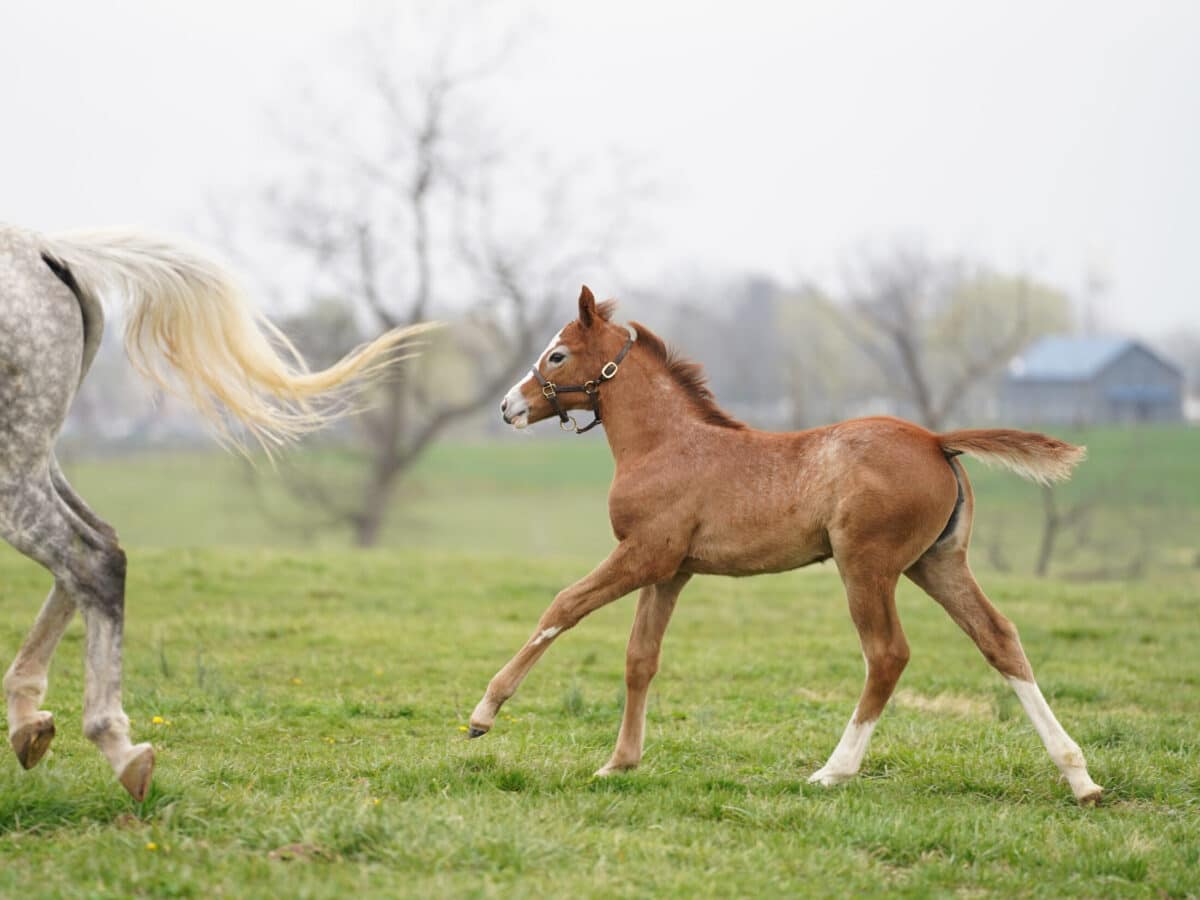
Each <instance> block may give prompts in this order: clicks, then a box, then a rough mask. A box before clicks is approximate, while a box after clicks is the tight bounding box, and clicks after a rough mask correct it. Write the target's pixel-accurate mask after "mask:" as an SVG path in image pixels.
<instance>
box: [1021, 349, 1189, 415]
mask: <svg viewBox="0 0 1200 900" xmlns="http://www.w3.org/2000/svg"><path fill="white" fill-rule="evenodd" d="M1001 407H1002V412H1003V415H1004V418H1005V419H1006V420H1008V421H1010V422H1014V423H1025V424H1039V425H1040V424H1045V425H1099V424H1104V423H1113V422H1179V421H1182V420H1183V373H1182V372H1181V371H1180V370H1179V369H1178V368H1177V367H1176V366H1174V365H1172V364H1171V363H1170V362H1168V361H1167V360H1165V359H1163V358H1162V357H1161V356H1159V355H1158V354H1156V353H1155V352H1154V351H1152V350H1150V349H1149V348H1148V347H1146V346H1145V345H1144V344H1141V343H1139V342H1138V341H1135V340H1133V339H1132V338H1127V337H1101V336H1083V337H1076V336H1069V335H1055V336H1050V337H1044V338H1041V339H1040V340H1038V341H1036V342H1034V343H1033V344H1032V345H1030V347H1029V348H1028V349H1027V350H1026V351H1025V352H1024V353H1023V354H1022V355H1020V356H1018V357H1017V358H1016V359H1014V360H1013V361H1012V362H1011V363H1010V364H1009V370H1008V375H1007V376H1006V378H1005V380H1004V385H1003V388H1002V390H1001Z"/></svg>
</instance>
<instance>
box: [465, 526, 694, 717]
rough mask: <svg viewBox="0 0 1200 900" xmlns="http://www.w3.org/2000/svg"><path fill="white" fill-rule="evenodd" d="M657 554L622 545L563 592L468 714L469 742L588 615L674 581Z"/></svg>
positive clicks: (669, 564)
mask: <svg viewBox="0 0 1200 900" xmlns="http://www.w3.org/2000/svg"><path fill="white" fill-rule="evenodd" d="M661 551H662V548H661V547H659V546H654V545H649V544H646V543H642V542H638V541H633V540H625V541H622V542H621V543H620V544H618V545H617V548H616V549H615V550H613V552H612V553H611V554H609V557H608V559H606V560H604V562H602V563H600V565H599V566H597V567H596V568H595V569H594V570H592V572H591V573H590V574H589V575H587V576H585V577H584V578H582V579H580V580H579V581H577V582H575V584H573V585H571V586H570V587H569V588H566V589H565V590H563V591H561V592H560V593H559V595H558V596H557V597H555V598H554V602H553V603H551V604H550V606H549V607H547V609H546V611H545V612H544V613H542V618H541V619H540V620H539V621H538V627H537V630H535V631H534V633H533V634H532V635H531V636H530V638H529V640H527V641H526V642H525V646H524V647H522V648H521V649H520V650H519V651H518V652H517V655H516V656H514V657H513V658H512V659H510V660H509V661H508V663H507V664H505V666H504V668H502V669H501V670H500V671H499V672H497V673H496V675H495V676H494V677H493V678H492V680H491V682H489V683H488V688H487V692H486V693H484V695H483V699H482V700H480V701H479V705H478V706H476V707H475V711H474V712H473V713H471V722H470V730H469V731H468V734H467V736H468V737H473V738H475V737H479V736H480V735H484V734H487V733H488V731H490V730H491V728H492V725H493V724H495V722H496V714H497V713H498V712H499V711H500V707H501V706H502V705H503V704H504V702H505V701H506V700H508V698H509V697H511V696H512V695H513V694H515V693H516V692H517V688H518V687H520V686H521V682H522V681H523V680H524V679H525V676H526V675H528V674H529V670H530V669H532V668H533V666H534V664H535V663H536V662H537V661H538V660H539V659H540V658H541V656H542V654H543V653H545V652H546V650H547V649H549V647H550V644H551V643H553V642H554V639H555V638H556V637H557V636H558V635H560V634H562V632H564V631H566V630H567V629H568V628H573V627H574V626H575V625H576V624H578V622H579V620H580V619H582V618H583V617H584V616H586V615H587V614H588V613H590V612H593V611H594V610H597V609H599V608H600V607H602V606H604V605H606V604H608V603H611V602H612V601H614V600H616V599H617V598H619V597H623V596H625V595H626V594H628V593H629V592H630V591H632V590H635V589H637V588H639V587H643V586H645V585H648V584H654V583H655V582H657V581H660V580H662V579H663V578H666V577H670V576H671V575H673V574H674V573H675V570H676V569H677V568H678V566H679V562H680V560H679V559H675V558H672V557H671V556H669V555H667V554H666V553H663V552H661Z"/></svg>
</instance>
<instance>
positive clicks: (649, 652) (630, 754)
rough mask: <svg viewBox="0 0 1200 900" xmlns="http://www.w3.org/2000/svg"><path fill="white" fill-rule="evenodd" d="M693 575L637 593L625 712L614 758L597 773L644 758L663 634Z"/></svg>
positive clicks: (622, 768) (630, 766) (627, 766)
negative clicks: (648, 707)
mask: <svg viewBox="0 0 1200 900" xmlns="http://www.w3.org/2000/svg"><path fill="white" fill-rule="evenodd" d="M691 577H692V576H691V575H690V574H689V573H687V572H681V573H679V574H678V575H676V576H675V577H674V578H672V579H670V580H669V581H664V582H661V583H660V584H652V585H650V586H649V587H644V588H642V592H641V594H640V595H639V596H638V606H637V614H636V615H635V616H634V620H633V630H632V631H631V632H630V634H629V649H628V650H626V651H625V714H624V716H623V717H622V719H621V731H620V733H619V734H618V735H617V746H616V748H615V749H614V750H613V755H612V758H611V759H609V761H608V762H607V763H606V764H605V765H604V767H603V768H602V769H600V770H599V771H598V772H596V775H597V776H601V777H603V776H605V775H611V774H613V773H614V772H624V771H626V770H628V769H636V768H637V766H638V763H640V762H641V761H642V746H643V744H644V742H645V738H646V695H647V694H648V693H649V691H650V681H651V679H653V678H654V676H655V674H656V673H657V672H658V657H659V654H660V653H661V652H662V640H663V635H664V634H665V633H666V631H667V625H668V624H670V622H671V613H672V612H674V611H675V601H676V600H678V599H679V592H680V591H682V590H683V588H684V586H685V585H686V584H687V583H688V579H689V578H691Z"/></svg>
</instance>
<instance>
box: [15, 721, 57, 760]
mask: <svg viewBox="0 0 1200 900" xmlns="http://www.w3.org/2000/svg"><path fill="white" fill-rule="evenodd" d="M10 740H11V742H12V748H13V752H15V753H16V754H17V760H18V761H19V762H20V763H21V768H23V769H32V768H33V767H34V766H36V765H37V764H38V763H39V762H41V761H42V757H43V756H45V755H46V751H47V750H49V749H50V742H51V741H52V740H54V716H52V715H50V713H43V714H42V718H40V719H38V720H37V721H34V722H29V723H28V724H25V725H22V726H21V727H20V728H18V729H17V730H16V732H15V733H14V734H13V736H12V737H11V738H10Z"/></svg>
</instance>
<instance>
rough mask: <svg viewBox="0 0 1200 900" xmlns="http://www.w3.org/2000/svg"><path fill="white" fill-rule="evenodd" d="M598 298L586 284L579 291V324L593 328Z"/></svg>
mask: <svg viewBox="0 0 1200 900" xmlns="http://www.w3.org/2000/svg"><path fill="white" fill-rule="evenodd" d="M596 315H597V313H596V298H595V297H594V296H592V291H591V289H590V288H589V287H588V286H587V285H586V284H585V285H584V286H583V289H582V290H581V291H580V292H579V324H580V325H582V326H583V327H584V328H591V327H592V322H594V321H595V320H596Z"/></svg>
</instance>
